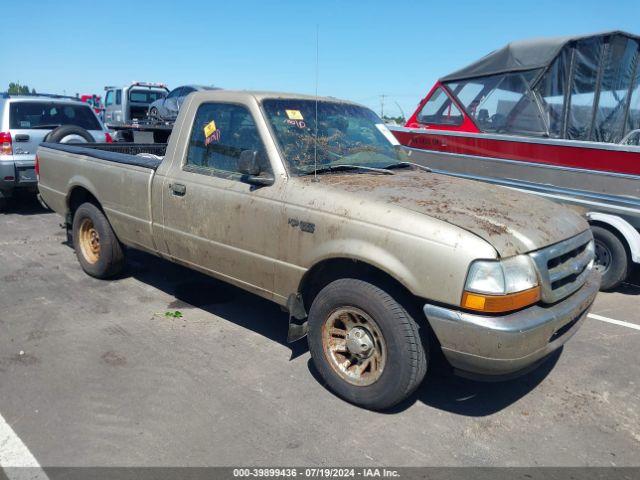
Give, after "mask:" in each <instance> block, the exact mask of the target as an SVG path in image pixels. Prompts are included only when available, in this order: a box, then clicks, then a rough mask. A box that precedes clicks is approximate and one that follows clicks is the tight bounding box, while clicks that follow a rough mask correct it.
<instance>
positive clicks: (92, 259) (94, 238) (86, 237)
mask: <svg viewBox="0 0 640 480" xmlns="http://www.w3.org/2000/svg"><path fill="white" fill-rule="evenodd" d="M78 234H79V237H80V238H79V244H80V250H81V251H82V256H83V257H84V258H85V260H86V261H87V262H89V263H96V262H97V261H98V260H99V258H100V235H98V231H97V230H96V229H95V227H94V225H93V221H91V219H89V218H85V219H83V220H82V223H80V229H79V231H78Z"/></svg>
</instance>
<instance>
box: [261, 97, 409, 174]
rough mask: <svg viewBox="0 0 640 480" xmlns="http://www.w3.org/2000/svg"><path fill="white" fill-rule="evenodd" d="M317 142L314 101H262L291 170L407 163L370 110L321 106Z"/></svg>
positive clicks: (302, 171)
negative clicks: (315, 164)
mask: <svg viewBox="0 0 640 480" xmlns="http://www.w3.org/2000/svg"><path fill="white" fill-rule="evenodd" d="M317 103H318V114H317V118H318V129H317V130H318V141H317V147H316V142H315V132H316V121H315V119H316V102H315V100H300V99H290V100H279V99H269V100H264V101H263V103H262V105H263V107H264V110H265V112H266V114H267V120H268V122H269V123H270V125H271V128H272V129H273V132H274V134H275V137H276V140H277V142H278V145H279V146H280V150H281V152H282V154H283V156H284V159H285V161H286V162H287V165H288V166H289V169H290V170H291V171H292V173H294V174H299V175H304V174H308V173H312V172H313V171H314V158H315V152H316V148H317V167H318V169H326V168H327V167H331V166H333V165H361V166H367V167H375V168H384V167H386V166H388V165H390V164H393V163H397V162H400V161H404V160H405V157H404V154H403V152H402V150H401V149H400V148H399V146H398V145H399V143H398V142H397V140H396V139H395V137H394V136H393V134H392V133H391V132H390V131H389V129H388V128H387V127H386V126H385V125H384V124H383V123H382V120H380V118H379V117H378V116H377V115H376V114H375V113H373V112H372V111H371V110H369V109H368V108H364V107H359V106H357V105H350V104H347V103H339V102H328V101H319V102H317Z"/></svg>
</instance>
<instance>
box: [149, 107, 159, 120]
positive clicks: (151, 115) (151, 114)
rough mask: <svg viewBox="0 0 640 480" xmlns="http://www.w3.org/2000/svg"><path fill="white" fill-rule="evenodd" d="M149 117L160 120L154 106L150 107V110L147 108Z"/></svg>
mask: <svg viewBox="0 0 640 480" xmlns="http://www.w3.org/2000/svg"><path fill="white" fill-rule="evenodd" d="M149 118H150V119H151V120H160V114H159V113H158V109H157V108H156V107H152V108H151V110H149Z"/></svg>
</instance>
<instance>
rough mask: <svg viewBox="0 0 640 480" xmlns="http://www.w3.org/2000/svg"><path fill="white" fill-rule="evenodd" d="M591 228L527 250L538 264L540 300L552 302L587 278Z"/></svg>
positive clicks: (591, 237)
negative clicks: (535, 249) (539, 247)
mask: <svg viewBox="0 0 640 480" xmlns="http://www.w3.org/2000/svg"><path fill="white" fill-rule="evenodd" d="M592 240H593V236H592V235H591V231H590V230H587V231H585V232H583V233H581V234H580V235H577V236H575V237H572V238H569V239H568V240H564V241H562V242H559V243H556V244H554V245H551V246H550V247H546V248H543V249H542V250H538V251H536V252H533V253H531V254H530V255H531V258H532V259H533V261H534V262H535V264H536V267H537V268H538V274H539V275H540V287H541V296H542V301H543V302H545V303H555V302H557V301H559V300H562V299H563V298H565V297H566V296H568V295H571V294H572V293H573V292H575V291H576V290H578V289H579V288H580V287H581V286H582V285H583V284H584V282H585V280H586V279H587V275H588V274H589V270H590V269H589V264H590V262H591V261H592V260H593V258H594V254H593V249H589V248H587V247H588V245H589V242H591V241H592Z"/></svg>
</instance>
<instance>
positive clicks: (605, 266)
mask: <svg viewBox="0 0 640 480" xmlns="http://www.w3.org/2000/svg"><path fill="white" fill-rule="evenodd" d="M595 247H596V261H595V268H596V270H597V271H599V272H600V273H601V274H603V275H604V274H605V273H606V272H607V270H609V267H610V266H611V250H609V248H607V246H606V245H605V244H604V243H602V242H600V241H599V240H596V241H595Z"/></svg>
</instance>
